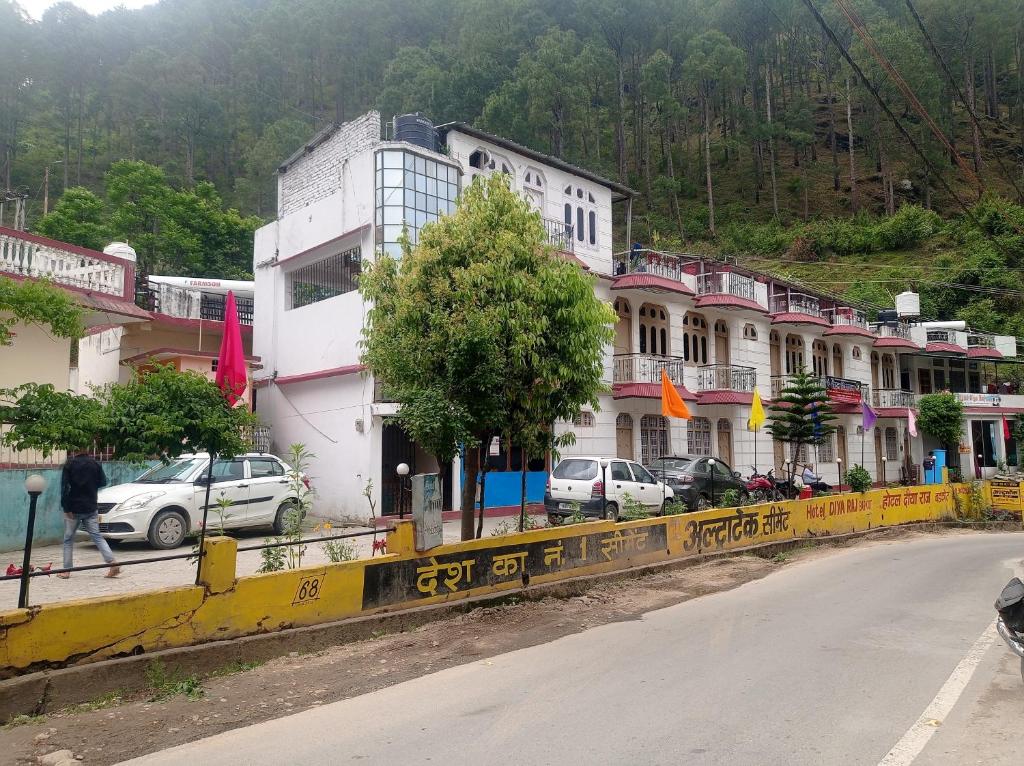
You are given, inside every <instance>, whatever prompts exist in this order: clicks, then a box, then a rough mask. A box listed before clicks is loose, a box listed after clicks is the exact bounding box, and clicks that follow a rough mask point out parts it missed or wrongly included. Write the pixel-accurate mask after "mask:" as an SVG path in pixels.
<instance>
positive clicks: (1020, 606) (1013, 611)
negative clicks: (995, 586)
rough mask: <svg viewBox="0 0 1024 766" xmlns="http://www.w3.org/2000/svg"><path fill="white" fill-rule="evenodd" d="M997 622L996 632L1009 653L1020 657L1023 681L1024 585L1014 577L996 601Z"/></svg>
mask: <svg viewBox="0 0 1024 766" xmlns="http://www.w3.org/2000/svg"><path fill="white" fill-rule="evenodd" d="M995 606H996V611H997V612H999V620H998V621H997V622H996V630H997V632H998V633H999V635H1000V636H1002V638H1003V641H1005V642H1006V645H1007V646H1009V647H1010V651H1012V652H1013V653H1014V654H1016V655H1017V656H1018V657H1020V675H1021V679H1022V680H1024V583H1022V582H1021V581H1020V578H1019V577H1014V578H1013V579H1012V580H1010V582H1008V583H1007V584H1006V587H1005V588H1003V592H1002V593H1000V594H999V598H997V599H996V604H995Z"/></svg>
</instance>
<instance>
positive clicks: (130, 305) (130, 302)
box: [0, 271, 149, 318]
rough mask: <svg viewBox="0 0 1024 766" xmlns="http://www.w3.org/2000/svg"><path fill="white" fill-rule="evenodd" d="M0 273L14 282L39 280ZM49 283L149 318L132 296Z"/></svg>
mask: <svg viewBox="0 0 1024 766" xmlns="http://www.w3.org/2000/svg"><path fill="white" fill-rule="evenodd" d="M0 274H2V275H3V276H4V278H5V279H11V280H14V281H15V282H23V281H25V280H27V279H32V280H36V281H39V280H38V279H37V278H36V277H27V276H25V275H24V274H14V273H12V272H8V271H0ZM50 284H51V285H53V286H54V287H59V288H60V289H61V290H64V291H65V292H69V293H71V294H72V296H76V295H82V296H85V298H102V299H103V300H110V301H117V302H118V303H119V304H123V308H121V309H119V312H120V313H125V312H130V311H133V310H135V311H142V312H143V313H144V314H145V315H146V318H149V312H148V311H146V310H145V309H141V308H139V307H138V306H136V305H135V299H134V298H125V297H124V296H123V295H114V294H112V293H104V292H100V291H99V290H93V289H92V288H89V287H75V286H74V285H65V284H61V283H60V282H58V281H56V280H50ZM128 316H138V315H137V314H133V313H131V314H128Z"/></svg>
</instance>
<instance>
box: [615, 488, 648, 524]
mask: <svg viewBox="0 0 1024 766" xmlns="http://www.w3.org/2000/svg"><path fill="white" fill-rule="evenodd" d="M646 518H647V509H646V508H644V505H643V503H641V502H640V501H639V500H637V499H636V498H635V497H633V496H632V495H631V494H629V493H628V492H627V493H626V494H624V495H623V496H622V511H621V512H620V513H619V519H621V520H622V521H635V520H636V519H646Z"/></svg>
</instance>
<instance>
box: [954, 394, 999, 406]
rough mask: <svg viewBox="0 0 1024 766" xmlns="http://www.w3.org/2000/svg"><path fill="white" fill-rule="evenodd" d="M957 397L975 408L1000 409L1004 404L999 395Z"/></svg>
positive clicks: (963, 395) (961, 395)
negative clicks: (1000, 405) (1001, 404)
mask: <svg viewBox="0 0 1024 766" xmlns="http://www.w3.org/2000/svg"><path fill="white" fill-rule="evenodd" d="M956 397H957V399H959V400H960V401H961V402H963V403H964V404H969V405H971V406H974V407H998V406H999V404H1000V403H1001V402H1002V397H1001V396H1000V395H999V394H957V395H956Z"/></svg>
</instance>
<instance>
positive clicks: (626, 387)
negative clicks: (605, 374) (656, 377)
mask: <svg viewBox="0 0 1024 766" xmlns="http://www.w3.org/2000/svg"><path fill="white" fill-rule="evenodd" d="M676 391H678V392H679V395H680V396H681V397H682V398H683V399H685V400H687V401H690V402H695V401H697V397H696V395H695V394H693V393H692V392H690V391H689V390H687V388H686V387H685V386H676ZM612 398H614V399H660V398H661V383H616V384H615V385H614V386H612Z"/></svg>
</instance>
